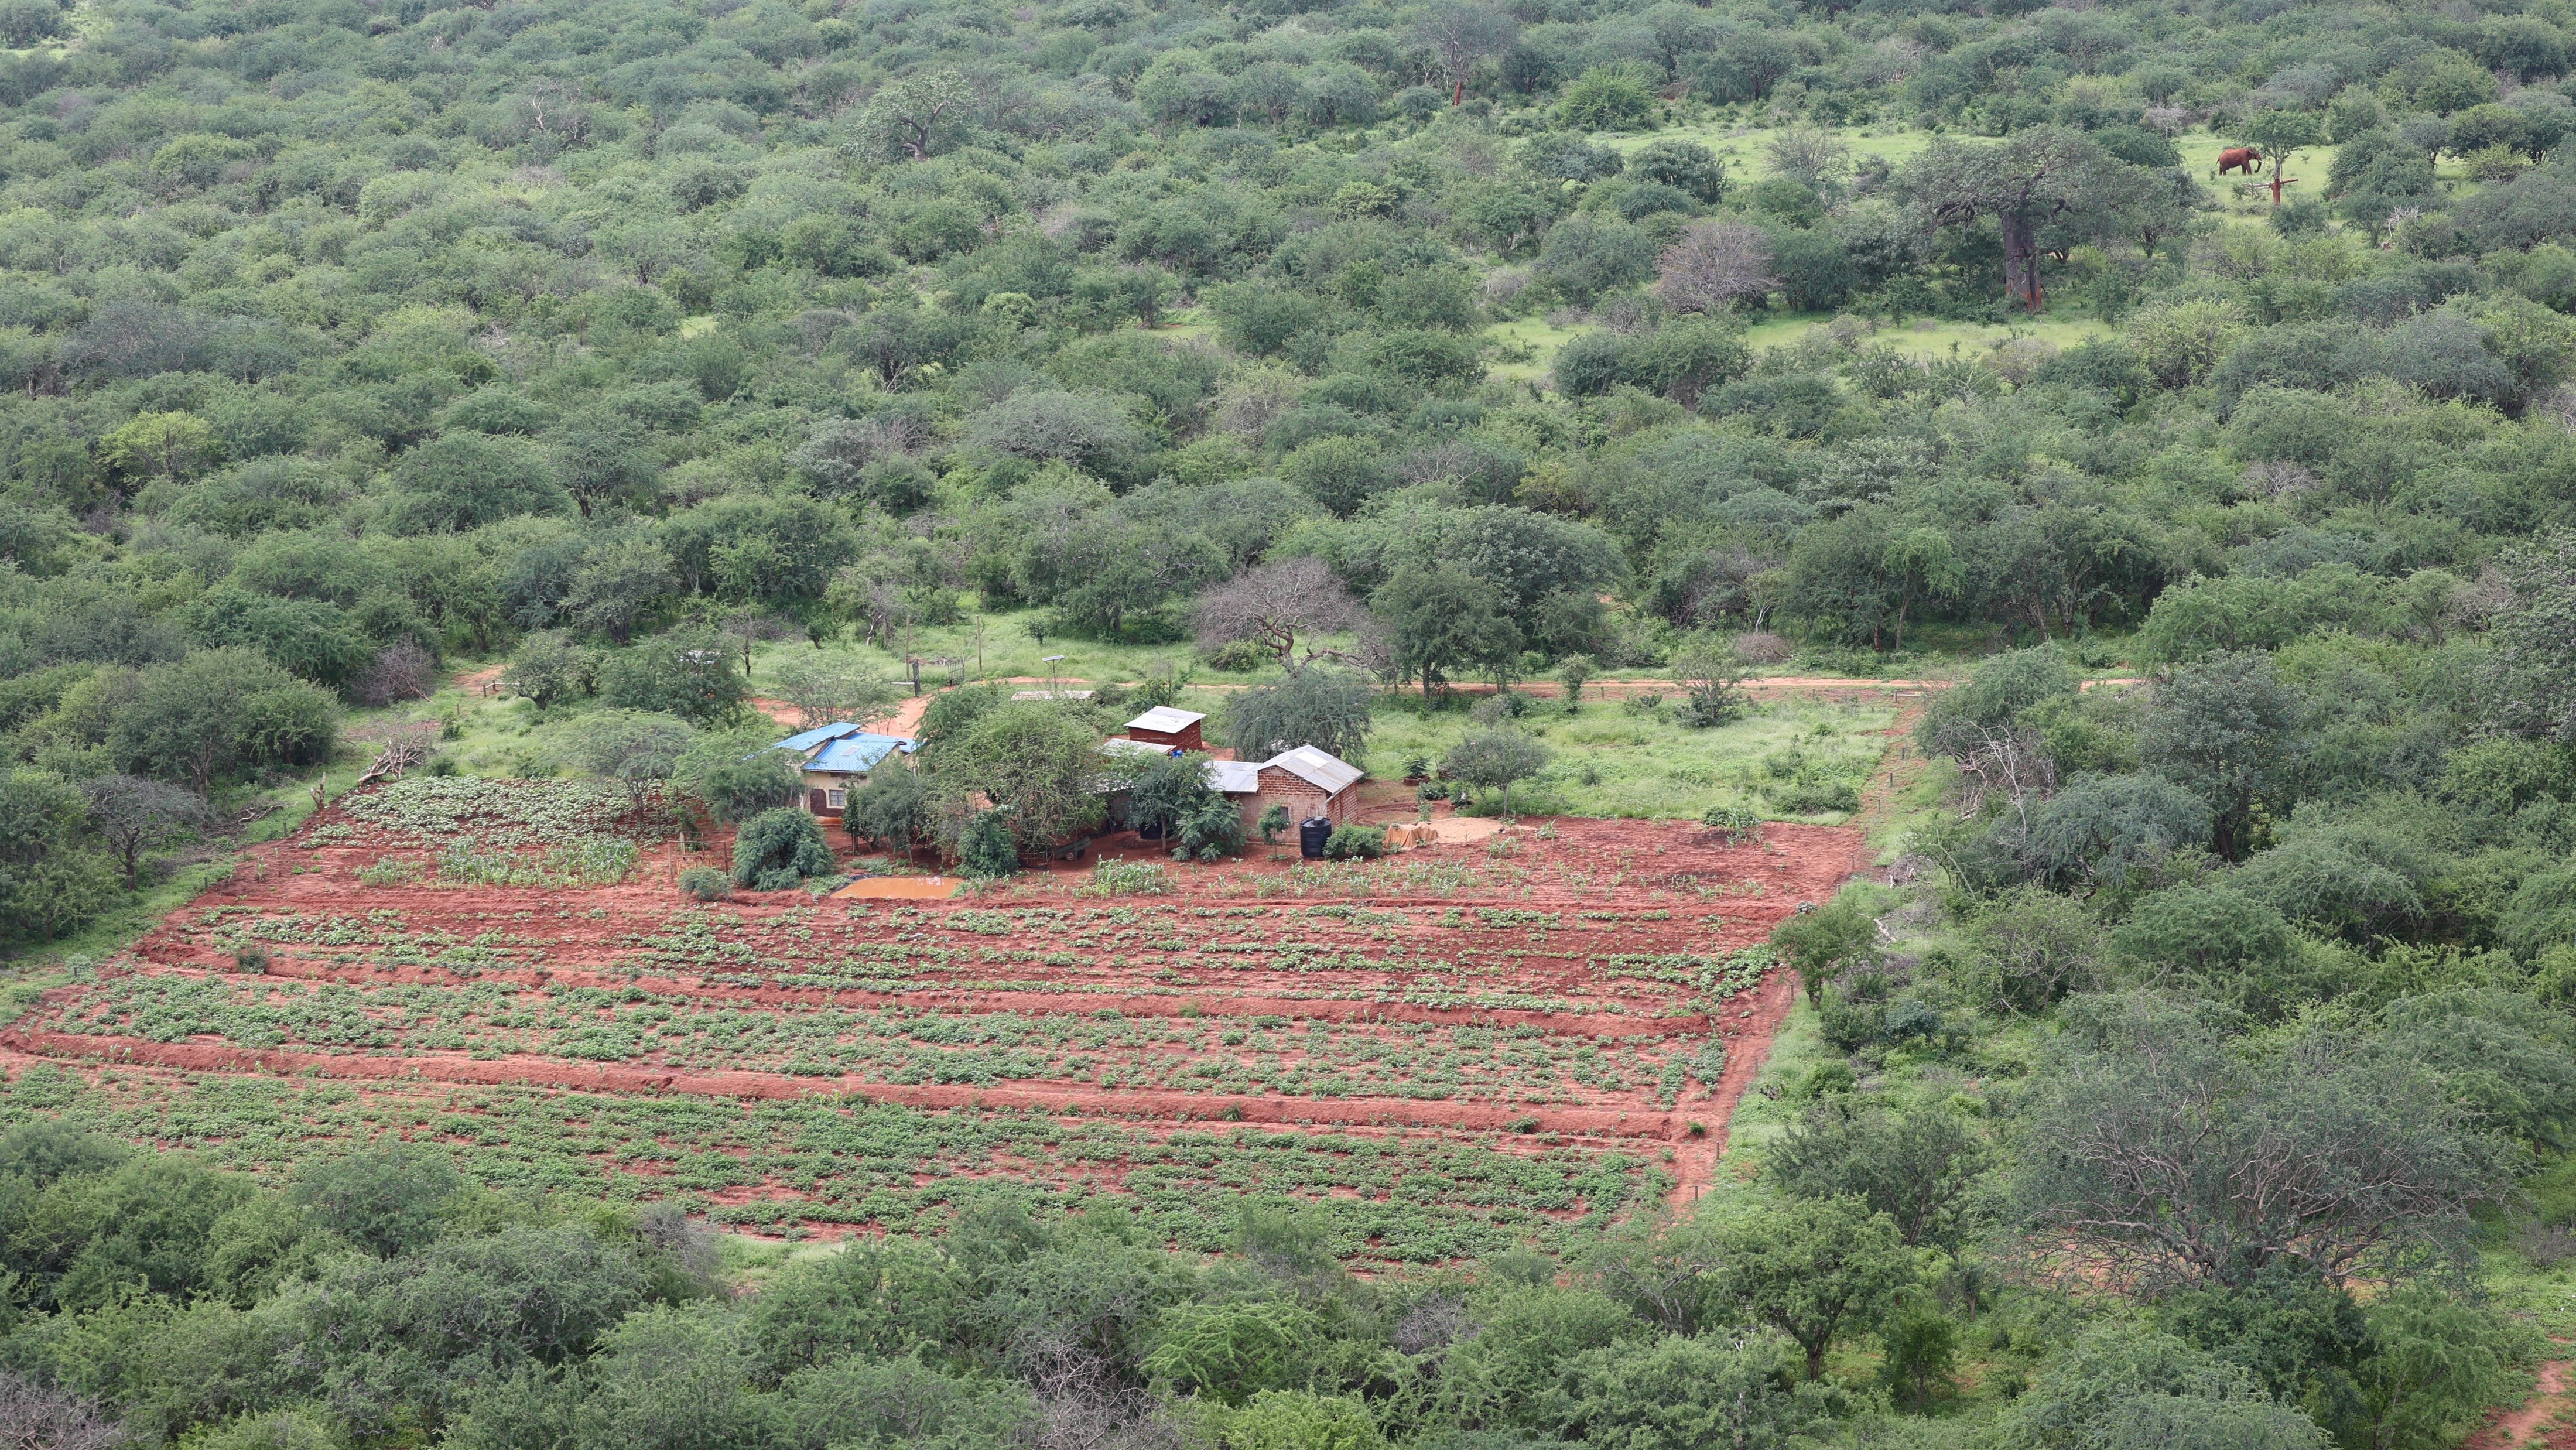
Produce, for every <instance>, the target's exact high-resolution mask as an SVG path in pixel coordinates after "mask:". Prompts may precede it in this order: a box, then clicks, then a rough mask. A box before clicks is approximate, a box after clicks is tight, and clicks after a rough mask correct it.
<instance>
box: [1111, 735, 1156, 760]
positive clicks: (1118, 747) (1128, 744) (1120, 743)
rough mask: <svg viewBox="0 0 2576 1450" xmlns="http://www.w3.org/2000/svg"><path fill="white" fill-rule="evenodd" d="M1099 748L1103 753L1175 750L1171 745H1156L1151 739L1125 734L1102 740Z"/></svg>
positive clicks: (1147, 752)
mask: <svg viewBox="0 0 2576 1450" xmlns="http://www.w3.org/2000/svg"><path fill="white" fill-rule="evenodd" d="M1099 748H1100V753H1101V754H1103V755H1169V754H1171V753H1172V750H1173V747H1172V746H1169V745H1156V744H1155V743H1153V742H1152V741H1150V740H1130V739H1128V738H1127V737H1125V736H1123V735H1118V736H1112V737H1110V738H1109V739H1107V740H1103V741H1101V742H1100V747H1099Z"/></svg>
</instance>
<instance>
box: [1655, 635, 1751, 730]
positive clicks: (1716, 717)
mask: <svg viewBox="0 0 2576 1450" xmlns="http://www.w3.org/2000/svg"><path fill="white" fill-rule="evenodd" d="M1672 668H1673V683H1675V684H1677V685H1680V686H1681V687H1682V694H1683V705H1682V709H1681V714H1680V719H1681V722H1682V723H1683V724H1685V725H1689V726H1693V727H1696V728H1699V729H1707V728H1709V727H1711V726H1716V725H1724V724H1726V723H1728V722H1729V721H1732V720H1739V719H1742V718H1743V716H1744V712H1745V711H1746V710H1748V709H1750V708H1751V707H1752V704H1753V701H1752V697H1750V696H1748V695H1747V694H1745V692H1744V677H1745V676H1746V675H1747V674H1750V673H1751V668H1750V667H1749V666H1748V665H1746V664H1745V662H1744V657H1743V656H1742V655H1739V654H1737V653H1736V652H1735V646H1734V645H1733V644H1732V643H1731V642H1729V641H1727V640H1725V639H1723V638H1721V637H1720V636H1718V635H1716V634H1713V633H1711V632H1709V631H1707V630H1696V631H1693V632H1692V633H1690V634H1686V635H1684V636H1682V638H1681V639H1680V640H1679V641H1678V642H1676V643H1675V644H1674V646H1673V660H1672Z"/></svg>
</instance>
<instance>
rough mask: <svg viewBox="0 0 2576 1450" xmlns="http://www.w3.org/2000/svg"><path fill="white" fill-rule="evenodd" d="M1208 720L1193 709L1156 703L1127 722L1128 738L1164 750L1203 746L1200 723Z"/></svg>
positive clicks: (1204, 746) (1205, 747)
mask: <svg viewBox="0 0 2576 1450" xmlns="http://www.w3.org/2000/svg"><path fill="white" fill-rule="evenodd" d="M1206 722H1207V717H1206V716H1205V715H1202V714H1199V713H1198V712H1197V711H1195V710H1175V709H1173V708H1172V707H1171V706H1169V705H1157V706H1155V707H1154V708H1153V709H1151V710H1148V711H1146V712H1145V713H1144V714H1142V715H1139V716H1137V717H1136V718H1135V719H1133V720H1130V721H1128V722H1127V738H1128V739H1130V740H1133V741H1136V742H1138V743H1140V744H1144V745H1159V746H1161V747H1162V748H1164V749H1165V750H1205V749H1207V742H1206V741H1205V740H1203V739H1201V738H1200V732H1199V727H1200V726H1201V725H1203V724H1205V723H1206Z"/></svg>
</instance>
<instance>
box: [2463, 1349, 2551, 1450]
mask: <svg viewBox="0 0 2576 1450" xmlns="http://www.w3.org/2000/svg"><path fill="white" fill-rule="evenodd" d="M2567 1342H2568V1341H2566V1340H2563V1339H2561V1340H2555V1341H2553V1343H2558V1344H2565V1343H2567ZM2568 1365H2569V1362H2568V1361H2567V1360H2563V1359H2553V1360H2551V1361H2549V1362H2548V1363H2546V1364H2544V1365H2542V1366H2541V1367H2540V1376H2539V1378H2540V1383H2539V1384H2538V1385H2536V1386H2534V1387H2533V1389H2532V1393H2531V1398H2530V1399H2528V1400H2525V1401H2523V1402H2522V1403H2521V1404H2520V1405H2517V1406H2515V1407H2514V1408H2512V1409H2510V1410H2507V1411H2505V1412H2504V1413H2502V1414H2500V1415H2498V1416H2496V1417H2495V1418H2494V1419H2492V1420H2489V1421H2488V1422H2487V1424H2486V1428H2485V1429H2482V1430H2480V1431H2478V1432H2477V1433H2476V1434H2474V1435H2472V1436H2470V1437H2469V1438H2468V1439H2467V1440H2466V1441H2465V1442H2463V1443H2462V1445H2461V1447H2460V1450H2522V1447H2526V1446H2538V1445H2546V1446H2547V1447H2548V1450H2560V1447H2563V1446H2576V1433H2563V1434H2550V1433H2549V1432H2550V1430H2551V1429H2552V1428H2553V1426H2555V1425H2556V1424H2557V1422H2558V1421H2559V1419H2560V1417H2561V1416H2562V1415H2566V1414H2568V1413H2569V1412H2571V1411H2576V1403H2571V1402H2570V1400H2569V1398H2568V1394H2567V1387H2568ZM2543 1435H2547V1439H2546V1440H2543V1439H2541V1438H2540V1437H2541V1436H2543Z"/></svg>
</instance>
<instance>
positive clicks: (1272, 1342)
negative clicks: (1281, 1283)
mask: <svg viewBox="0 0 2576 1450" xmlns="http://www.w3.org/2000/svg"><path fill="white" fill-rule="evenodd" d="M1328 1337H1329V1334H1328V1330H1327V1327H1326V1325H1325V1323H1324V1321H1323V1319H1322V1318H1321V1317H1320V1316H1318V1315H1316V1314H1315V1313H1314V1312H1313V1311H1312V1310H1309V1309H1305V1308H1302V1307H1300V1306H1298V1305H1295V1304H1289V1303H1282V1302H1280V1301H1278V1300H1267V1301H1262V1302H1255V1303H1247V1304H1175V1305H1173V1306H1172V1307H1171V1308H1169V1309H1166V1310H1164V1311H1163V1313H1162V1315H1161V1317H1160V1318H1158V1319H1156V1320H1155V1322H1154V1348H1153V1350H1152V1351H1151V1352H1149V1353H1148V1354H1147V1355H1146V1356H1145V1358H1144V1359H1143V1360H1142V1361H1141V1362H1140V1365H1139V1367H1140V1368H1142V1369H1143V1370H1144V1371H1145V1373H1146V1375H1147V1376H1148V1377H1149V1378H1150V1379H1152V1380H1153V1381H1154V1382H1156V1383H1158V1384H1162V1385H1167V1386H1170V1387H1172V1388H1174V1389H1178V1390H1183V1391H1186V1392H1188V1393H1189V1394H1191V1395H1194V1396H1197V1397H1200V1398H1203V1399H1212V1400H1215V1401H1216V1402H1218V1403H1220V1404H1224V1405H1230V1406H1240V1405H1241V1404H1243V1403H1244V1402H1245V1401H1246V1400H1248V1399H1250V1398H1252V1397H1253V1396H1255V1395H1257V1394H1259V1393H1261V1392H1262V1391H1264V1390H1282V1389H1292V1388H1295V1387H1296V1386H1298V1385H1299V1384H1301V1383H1303V1382H1304V1381H1305V1379H1306V1377H1307V1375H1308V1374H1309V1373H1310V1371H1311V1369H1312V1368H1313V1365H1314V1362H1315V1360H1316V1359H1317V1357H1318V1356H1319V1355H1321V1354H1322V1353H1323V1352H1324V1350H1325V1347H1326V1341H1327V1339H1328Z"/></svg>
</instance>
